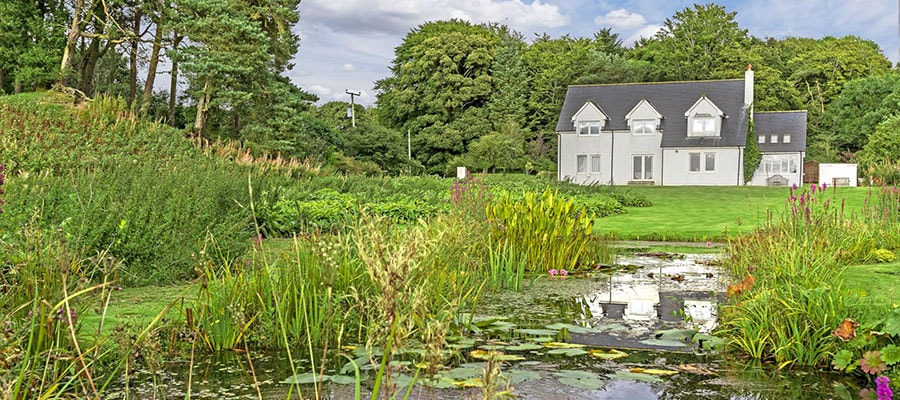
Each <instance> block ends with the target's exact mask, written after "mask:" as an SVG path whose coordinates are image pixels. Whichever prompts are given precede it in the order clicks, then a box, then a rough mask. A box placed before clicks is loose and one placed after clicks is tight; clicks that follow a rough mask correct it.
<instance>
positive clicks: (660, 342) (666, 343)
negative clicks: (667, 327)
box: [640, 339, 687, 347]
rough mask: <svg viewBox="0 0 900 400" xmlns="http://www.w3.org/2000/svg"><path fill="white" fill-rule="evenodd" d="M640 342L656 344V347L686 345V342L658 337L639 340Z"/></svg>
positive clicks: (649, 344) (650, 344)
mask: <svg viewBox="0 0 900 400" xmlns="http://www.w3.org/2000/svg"><path fill="white" fill-rule="evenodd" d="M640 343H643V344H646V345H648V346H658V347H684V346H686V345H687V343H685V342H682V341H679V340H660V339H647V340H641V341H640Z"/></svg>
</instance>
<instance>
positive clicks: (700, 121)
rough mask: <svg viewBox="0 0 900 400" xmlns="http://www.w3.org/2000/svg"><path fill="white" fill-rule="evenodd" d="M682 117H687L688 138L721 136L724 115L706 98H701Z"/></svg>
mask: <svg viewBox="0 0 900 400" xmlns="http://www.w3.org/2000/svg"><path fill="white" fill-rule="evenodd" d="M684 116H685V117H687V128H688V129H687V136H688V137H705V136H721V130H722V120H723V119H724V118H725V113H724V112H722V110H721V109H719V107H717V106H716V105H715V103H713V102H712V100H710V99H709V98H708V97H706V96H701V97H700V99H698V100H697V102H696V103H694V105H693V106H691V108H690V109H688V110H687V112H685V113H684Z"/></svg>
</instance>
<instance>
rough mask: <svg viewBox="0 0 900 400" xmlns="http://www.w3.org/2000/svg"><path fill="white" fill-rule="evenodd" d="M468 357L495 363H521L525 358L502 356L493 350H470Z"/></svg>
mask: <svg viewBox="0 0 900 400" xmlns="http://www.w3.org/2000/svg"><path fill="white" fill-rule="evenodd" d="M469 357H472V358H474V359H477V360H490V359H492V358H493V359H494V360H496V361H521V360H524V359H525V357H522V356H519V355H515V354H503V353H502V352H499V351H495V350H472V351H471V352H469Z"/></svg>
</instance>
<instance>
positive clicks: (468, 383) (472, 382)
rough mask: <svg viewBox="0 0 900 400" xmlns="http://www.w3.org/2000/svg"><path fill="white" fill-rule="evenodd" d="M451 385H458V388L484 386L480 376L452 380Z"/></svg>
mask: <svg viewBox="0 0 900 400" xmlns="http://www.w3.org/2000/svg"><path fill="white" fill-rule="evenodd" d="M453 385H455V386H456V387H460V388H467V387H484V382H482V381H481V378H472V379H466V380H464V381H456V382H453Z"/></svg>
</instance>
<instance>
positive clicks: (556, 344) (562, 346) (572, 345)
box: [544, 342, 584, 349]
mask: <svg viewBox="0 0 900 400" xmlns="http://www.w3.org/2000/svg"><path fill="white" fill-rule="evenodd" d="M544 347H549V348H551V349H579V348H582V347H584V345H583V344H578V343H566V342H547V343H544Z"/></svg>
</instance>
